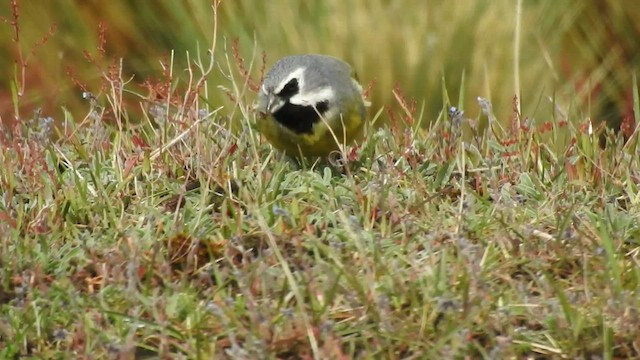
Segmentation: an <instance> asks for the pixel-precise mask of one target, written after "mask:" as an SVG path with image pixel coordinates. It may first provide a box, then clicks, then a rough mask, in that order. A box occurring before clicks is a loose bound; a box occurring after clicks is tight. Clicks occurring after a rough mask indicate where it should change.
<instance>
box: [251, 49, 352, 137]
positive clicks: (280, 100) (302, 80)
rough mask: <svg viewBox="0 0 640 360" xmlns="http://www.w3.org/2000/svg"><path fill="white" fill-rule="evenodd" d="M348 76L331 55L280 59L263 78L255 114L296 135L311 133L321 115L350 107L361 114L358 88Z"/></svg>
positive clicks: (347, 69) (345, 67)
mask: <svg viewBox="0 0 640 360" xmlns="http://www.w3.org/2000/svg"><path fill="white" fill-rule="evenodd" d="M351 73H352V71H351V67H350V66H349V65H348V64H347V63H345V62H344V61H342V60H339V59H336V58H334V57H331V56H326V55H311V54H308V55H293V56H287V57H285V58H282V59H280V60H279V61H278V62H277V63H275V65H273V67H272V68H271V69H270V70H269V71H268V72H267V74H266V76H265V78H264V83H263V84H262V87H261V88H260V94H259V98H258V111H259V112H260V113H262V114H265V115H271V116H273V118H274V119H275V120H276V121H278V122H279V123H281V124H282V125H284V126H286V127H287V128H289V129H290V130H292V131H294V132H296V133H311V132H312V130H313V124H314V123H315V122H317V121H320V117H321V116H322V117H325V118H331V117H333V116H335V115H338V114H340V113H342V112H346V111H348V110H349V108H350V107H353V106H358V107H360V109H358V110H359V111H361V112H362V113H364V104H363V102H362V88H361V87H360V85H359V84H358V83H357V82H356V81H355V80H354V79H352V77H351ZM363 116H364V115H363Z"/></svg>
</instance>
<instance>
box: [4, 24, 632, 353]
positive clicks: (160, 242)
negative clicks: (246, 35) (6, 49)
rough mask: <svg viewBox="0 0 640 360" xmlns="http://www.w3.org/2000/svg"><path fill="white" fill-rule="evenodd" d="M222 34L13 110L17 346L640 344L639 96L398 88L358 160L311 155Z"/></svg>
mask: <svg viewBox="0 0 640 360" xmlns="http://www.w3.org/2000/svg"><path fill="white" fill-rule="evenodd" d="M214 38H215V36H214ZM234 49H235V51H234ZM211 50H212V55H211V56H212V57H207V56H206V55H201V56H200V57H197V58H195V59H193V60H192V62H191V64H190V66H189V68H188V74H190V75H192V76H191V77H186V78H188V79H190V81H189V80H185V79H184V78H182V77H181V76H178V75H174V74H175V73H176V71H175V69H173V68H169V69H170V70H171V71H166V72H165V74H164V75H163V77H162V78H161V79H159V80H157V81H156V82H150V83H149V89H150V90H152V91H150V92H151V93H152V94H156V95H158V96H155V97H152V96H149V97H146V96H143V95H141V94H139V93H137V92H136V91H137V90H136V89H135V88H134V89H132V88H133V87H134V85H133V84H129V83H127V81H125V79H126V78H123V77H122V73H121V72H120V68H119V67H118V63H116V65H115V66H111V67H109V68H108V71H105V72H103V73H102V77H101V81H102V83H103V89H105V90H104V91H103V92H102V93H101V94H98V95H93V94H87V96H86V100H85V107H86V111H85V112H86V116H84V117H76V115H75V114H74V113H71V112H66V113H65V116H64V122H63V123H62V124H60V126H59V127H55V128H53V127H52V126H51V122H50V118H48V117H47V116H45V114H38V113H36V114H35V115H33V116H32V117H31V118H29V117H27V116H25V115H24V114H25V113H24V112H23V113H22V114H23V115H22V117H21V118H22V119H23V120H24V121H22V122H20V123H19V126H15V127H11V126H5V127H4V128H3V131H2V132H1V134H0V135H1V136H0V164H1V165H0V167H1V168H2V169H3V171H2V172H0V189H1V192H2V200H1V201H0V234H2V235H0V251H1V253H2V254H3V255H2V256H0V281H1V283H0V358H18V357H34V358H71V357H73V358H78V357H79V358H109V357H114V358H115V357H118V358H144V357H145V356H146V357H152V356H159V357H168V358H205V359H208V358H212V357H215V358H314V357H315V358H338V359H340V358H343V359H346V358H433V359H436V358H464V357H469V358H486V359H495V358H527V357H529V358H579V357H582V358H590V357H600V358H604V359H613V358H638V357H640V343H638V330H637V329H638V328H639V327H638V323H639V322H640V318H639V316H640V315H639V314H638V312H637V309H638V307H639V306H640V300H638V299H640V297H639V296H638V288H639V283H640V271H639V270H638V269H640V267H639V266H638V265H639V264H638V261H639V255H638V254H639V249H640V247H639V245H640V228H639V226H638V220H637V219H638V218H639V215H640V214H639V209H640V208H639V207H638V202H639V201H640V198H639V197H638V193H639V192H638V184H639V183H640V178H639V176H638V174H639V171H638V170H639V169H638V167H639V159H640V157H639V156H638V155H639V145H638V129H637V126H636V124H639V123H640V121H638V119H634V118H628V119H627V120H626V123H625V127H624V128H623V129H627V130H623V131H621V132H619V133H613V132H611V131H609V130H607V129H605V128H603V127H601V126H598V125H596V124H592V123H591V121H590V119H589V118H588V116H586V115H584V114H586V113H588V111H585V110H583V109H577V110H576V109H573V108H563V107H562V105H560V104H554V105H555V109H554V111H553V113H552V114H551V115H549V117H548V118H547V119H544V118H543V117H538V118H543V120H539V119H536V118H534V117H528V116H526V110H527V108H526V107H525V108H524V109H523V112H525V113H524V114H521V113H520V112H518V111H517V109H518V108H519V106H518V101H519V99H518V98H513V97H512V96H510V97H509V99H508V101H509V102H511V108H512V109H514V110H513V111H512V112H511V113H510V114H508V116H506V117H504V116H502V115H501V114H499V113H494V111H493V110H492V109H493V104H492V102H490V101H489V100H486V99H481V100H480V101H478V102H477V106H478V108H479V109H480V110H479V111H477V113H475V114H473V113H472V112H471V111H467V113H466V114H465V113H464V112H462V111H461V109H458V111H454V110H450V109H449V106H450V101H449V95H448V93H447V91H446V90H443V91H442V94H443V95H442V102H441V103H440V104H439V107H440V109H442V110H440V111H439V113H438V115H437V117H433V118H431V117H429V115H427V114H425V111H424V110H423V108H421V107H420V105H419V104H417V103H415V102H413V101H411V99H410V98H409V97H408V96H406V95H405V94H404V92H403V91H402V90H400V88H395V89H394V90H393V94H394V98H395V101H396V106H394V107H391V108H385V109H380V108H376V107H375V105H374V107H373V108H372V109H370V111H371V115H372V120H371V121H372V122H373V121H376V119H377V118H382V121H381V122H379V123H377V124H385V125H384V126H381V127H379V128H376V127H370V128H369V129H368V132H367V135H366V136H365V140H364V141H363V143H362V144H359V145H358V146H355V147H351V148H349V149H348V151H347V153H346V154H345V158H346V159H347V160H348V161H347V164H346V165H345V167H344V168H335V167H334V166H331V165H327V164H324V163H318V164H309V163H307V164H302V165H300V164H297V163H294V162H292V161H288V160H287V159H285V158H284V157H283V156H282V154H279V153H277V152H276V151H274V150H273V149H272V148H271V147H270V146H269V145H268V144H267V143H265V142H264V141H262V140H261V139H260V137H259V134H258V133H256V132H255V130H253V128H252V122H253V114H252V112H251V104H252V98H253V96H254V94H253V93H252V91H251V89H250V87H249V86H248V81H247V79H248V78H249V74H253V73H259V72H260V69H261V67H262V64H261V63H260V60H259V56H256V58H257V60H255V61H253V62H251V61H250V60H249V59H251V58H253V56H250V55H248V56H246V60H241V53H242V50H238V47H235V48H231V49H229V50H228V52H225V51H224V47H222V46H221V45H220V43H218V44H212V45H211ZM510 50H512V49H510ZM202 54H205V52H202ZM212 59H224V61H222V62H216V63H215V64H216V66H214V67H210V66H209V65H210V62H211V61H212ZM220 70H222V73H223V75H220V74H218V75H217V77H220V78H223V79H225V80H223V81H220V82H215V83H214V84H210V83H209V82H211V81H212V80H211V74H212V72H216V73H217V72H218V71H220ZM520 71H521V72H525V71H524V69H521V70H520ZM217 77H214V78H217ZM461 78H464V76H461ZM634 80H635V79H634ZM466 83H467V82H463V84H466ZM634 83H635V81H634ZM211 85H214V86H217V85H219V86H223V87H224V89H225V90H224V91H223V94H224V95H225V96H226V97H227V98H228V100H227V101H229V102H230V103H231V104H232V105H231V106H226V107H225V108H224V109H223V110H224V111H223V110H220V109H219V107H218V106H215V105H214V104H216V103H217V102H216V101H213V100H211V99H210V98H209V97H208V96H209V93H208V91H207V89H209V88H210V87H212V86H211ZM522 86H523V87H524V88H525V89H526V85H522ZM465 91H470V90H468V89H467V88H464V87H461V89H460V91H459V93H460V94H464V93H465ZM470 92H471V91H470ZM127 93H132V94H133V96H134V97H137V98H138V103H142V106H140V105H139V104H138V103H133V105H131V103H129V102H127V101H125V100H123V98H125V97H126V96H125V95H123V94H127ZM471 93H473V94H474V96H473V97H471V98H469V97H467V98H468V99H473V100H474V101H475V97H476V96H475V95H476V94H475V93H474V92H471ZM637 93H638V91H637V88H634V94H635V96H634V101H633V105H634V108H635V114H636V117H637V114H639V113H640V112H639V111H638V108H639V107H640V101H639V100H638V95H637ZM461 97H464V96H461ZM19 101H20V99H19V98H17V100H16V103H15V107H16V108H19V106H20V103H19ZM501 101H505V99H501ZM461 103H463V104H464V103H465V102H463V101H462V100H461ZM140 108H141V109H142V110H141V111H142V115H141V116H140V117H139V118H138V117H135V118H134V117H133V116H131V114H132V113H135V112H137V111H139V109H140ZM461 108H462V109H464V107H461ZM374 114H377V115H375V116H374ZM427 124H428V125H427ZM52 133H53V134H52ZM52 135H55V136H52ZM601 139H605V140H606V144H607V146H606V147H601V146H600V145H599V144H600V143H601V141H602V140H601ZM192 181H195V182H197V183H198V184H199V189H198V190H192V189H191V188H192V187H193V186H187V185H186V184H188V183H190V182H192ZM176 196H177V201H176ZM170 204H172V205H170Z"/></svg>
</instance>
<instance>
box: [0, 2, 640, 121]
mask: <svg viewBox="0 0 640 360" xmlns="http://www.w3.org/2000/svg"><path fill="white" fill-rule="evenodd" d="M17 4H18V6H19V15H20V16H19V19H18V20H19V25H18V29H19V32H18V34H19V43H16V42H15V41H14V39H15V32H14V29H15V27H13V26H12V25H11V21H12V20H13V15H12V12H13V9H14V7H13V6H12V4H11V3H10V2H9V1H5V3H4V4H3V5H0V16H1V17H2V18H3V20H4V23H2V24H1V26H0V47H1V49H2V53H3V54H5V55H4V56H2V57H1V58H0V69H1V72H0V115H1V116H2V117H3V120H7V119H11V118H13V117H14V113H15V108H16V99H15V95H14V96H13V98H12V91H11V89H12V83H16V81H17V83H18V84H24V90H25V91H24V94H23V95H22V96H21V97H20V98H19V99H18V106H17V107H18V108H19V109H21V111H20V114H21V117H27V116H29V113H30V112H31V111H33V110H34V109H41V110H42V112H43V114H45V115H47V116H52V117H53V118H54V119H59V118H60V117H61V116H62V114H63V113H62V109H63V107H64V108H67V109H69V110H70V111H71V113H72V114H73V115H74V116H75V117H77V118H78V117H79V118H81V117H83V116H84V114H86V112H87V110H88V105H87V104H86V102H85V101H83V100H82V97H81V94H82V88H81V87H80V86H78V83H81V84H84V85H85V86H86V88H87V90H89V91H91V92H92V93H94V94H96V95H98V96H100V94H101V72H102V71H105V69H106V68H107V66H108V64H109V63H111V62H113V61H116V62H118V61H120V59H121V61H122V67H123V75H122V77H123V79H125V80H128V79H131V87H132V88H136V84H141V83H142V82H143V81H145V80H146V79H147V78H162V77H163V75H162V71H161V65H160V62H161V61H165V62H168V61H169V59H170V58H171V52H172V51H173V54H174V55H173V59H174V60H173V61H174V71H173V73H174V76H175V77H176V78H179V79H180V78H183V79H186V77H187V75H188V74H187V73H186V71H184V70H185V69H186V68H187V63H188V61H189V59H191V60H193V59H194V58H195V57H196V54H197V52H198V51H200V53H201V54H206V51H207V49H208V47H209V44H210V43H211V42H212V37H213V35H214V33H213V23H214V15H213V11H212V2H211V1H207V0H183V1H175V0H156V1H131V0H112V1H97V0H75V1H74V0H67V1H19V2H17ZM218 11H219V17H218V34H217V35H218V36H217V48H216V49H215V58H216V59H217V60H219V61H220V66H221V67H222V68H224V67H225V66H226V64H225V63H224V61H226V60H225V58H226V57H232V50H231V47H232V42H233V39H238V41H239V47H240V51H241V54H242V56H243V57H244V58H245V59H247V60H249V59H251V58H252V57H253V56H254V54H256V60H257V62H256V63H255V64H254V65H253V69H254V71H253V72H254V75H255V76H256V77H259V69H260V68H261V66H262V65H261V64H260V54H261V53H262V52H263V51H264V52H265V53H266V56H267V66H269V65H271V64H272V63H273V62H274V61H276V60H277V59H278V58H279V57H281V56H284V55H287V54H294V53H325V54H331V55H334V56H337V57H340V58H343V59H344V60H346V61H347V62H349V63H351V64H352V65H353V67H354V68H355V69H356V71H357V73H358V76H359V78H360V80H361V82H362V83H363V84H365V85H366V84H371V83H374V85H373V87H372V89H371V101H372V103H373V106H372V109H373V110H372V112H373V113H375V112H376V111H377V110H378V109H380V108H381V107H383V106H390V107H393V106H396V105H397V101H396V99H395V97H394V95H393V89H394V88H395V87H396V86H398V87H399V88H400V89H401V90H402V92H403V93H404V94H405V96H406V97H407V98H408V99H409V98H414V99H415V100H416V103H417V108H418V109H417V112H420V113H422V114H423V116H424V117H425V119H426V121H427V122H428V121H431V120H433V119H435V118H436V117H437V115H438V114H439V113H440V111H441V110H442V109H443V108H444V106H445V105H447V103H446V102H445V99H444V98H445V96H448V98H449V100H450V104H451V105H456V106H460V107H462V108H463V109H465V110H466V112H467V116H471V117H476V116H478V114H479V113H480V109H479V107H478V105H477V102H476V98H477V97H483V98H487V99H489V100H490V101H491V103H492V104H493V108H494V110H495V112H496V115H497V116H498V118H499V119H504V120H506V121H508V119H509V118H510V117H511V115H512V108H513V104H512V102H513V98H514V95H516V94H518V95H519V97H520V98H521V103H522V112H523V115H525V116H530V117H533V118H540V119H544V120H549V119H550V118H552V117H553V116H554V112H553V104H552V102H551V101H549V100H548V99H549V98H551V99H554V101H555V102H557V103H558V104H560V105H561V106H562V107H563V109H565V110H567V111H570V114H569V115H574V116H575V117H578V118H585V117H591V118H593V119H595V120H607V121H609V122H611V123H613V124H615V123H617V122H619V120H620V119H621V117H623V116H629V111H630V109H631V107H630V106H631V103H630V99H631V98H630V94H631V89H632V77H631V76H632V74H633V72H634V71H635V69H637V68H638V64H639V63H640V62H639V60H638V59H639V56H638V54H639V53H640V22H639V21H637V19H640V3H639V2H636V1H619V0H595V1H579V0H576V1H556V0H522V1H518V0H402V1H400V0H396V1H394V0H309V1H298V0H278V1H255V0H222V2H221V4H220V7H219V9H218ZM54 26H55V30H53V31H51V29H52V27H54ZM101 27H103V28H104V37H105V41H104V51H105V56H104V59H100V57H101V56H100V52H99V51H98V50H97V49H98V48H99V47H100V44H101V40H100V37H101V35H100V33H101V31H100V28H101ZM48 33H50V36H48V38H47V39H46V41H44V43H43V44H40V45H34V44H38V43H40V42H41V41H42V39H43V37H47V34H48ZM19 51H21V52H22V54H23V57H24V58H25V59H28V60H27V67H26V68H25V71H24V83H23V81H22V71H21V67H20V66H19V65H16V64H17V62H16V59H18V57H19V55H18V54H19ZM187 52H188V53H189V57H188V56H187ZM87 53H88V54H92V56H91V58H93V59H94V60H93V63H92V61H89V60H87V58H88V57H87V56H86V54H87ZM74 82H75V83H74ZM207 85H208V90H209V101H210V102H212V103H217V102H220V103H225V101H228V100H227V98H226V96H225V94H224V93H223V92H222V91H220V90H219V89H218V85H222V86H225V87H229V86H230V84H229V80H228V79H227V78H225V77H224V76H223V75H222V73H221V72H220V71H217V70H216V71H214V74H212V75H211V76H210V79H209V81H208V83H207ZM518 87H519V89H518ZM141 91H142V90H141ZM131 100H132V101H139V100H140V98H139V97H132V99H131ZM134 108H135V107H134Z"/></svg>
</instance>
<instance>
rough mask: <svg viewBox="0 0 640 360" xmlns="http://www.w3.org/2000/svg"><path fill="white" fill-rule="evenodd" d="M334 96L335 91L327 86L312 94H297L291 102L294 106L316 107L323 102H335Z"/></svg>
mask: <svg viewBox="0 0 640 360" xmlns="http://www.w3.org/2000/svg"><path fill="white" fill-rule="evenodd" d="M334 95H335V93H334V92H333V89H331V88H330V87H328V86H326V87H323V88H320V89H317V90H314V91H312V92H308V93H300V94H296V95H294V96H292V97H291V98H290V99H289V102H290V103H292V104H294V105H302V106H309V105H311V106H315V105H317V104H319V103H321V102H323V101H330V100H333V98H334Z"/></svg>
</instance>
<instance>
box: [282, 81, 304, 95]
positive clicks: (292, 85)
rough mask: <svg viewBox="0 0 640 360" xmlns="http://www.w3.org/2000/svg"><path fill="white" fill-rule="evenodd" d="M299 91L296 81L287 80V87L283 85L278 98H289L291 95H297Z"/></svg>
mask: <svg viewBox="0 0 640 360" xmlns="http://www.w3.org/2000/svg"><path fill="white" fill-rule="evenodd" d="M299 91H300V87H299V85H298V79H296V78H293V79H291V80H289V82H288V83H287V85H285V86H284V87H283V88H282V90H280V92H279V93H278V95H279V96H280V97H283V98H290V97H292V96H293V95H295V94H297V93H298V92H299Z"/></svg>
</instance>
